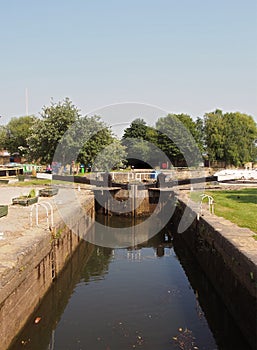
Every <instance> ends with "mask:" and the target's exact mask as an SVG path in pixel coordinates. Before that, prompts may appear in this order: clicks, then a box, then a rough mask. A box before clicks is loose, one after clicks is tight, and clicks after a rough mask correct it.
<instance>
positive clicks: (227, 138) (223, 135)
mask: <svg viewBox="0 0 257 350" xmlns="http://www.w3.org/2000/svg"><path fill="white" fill-rule="evenodd" d="M204 131H205V143H206V150H207V154H208V158H209V159H210V160H211V161H213V160H220V161H224V162H225V164H226V165H234V166H240V165H243V164H244V163H246V162H249V161H251V160H254V158H255V156H256V155H255V153H256V148H255V147H254V141H255V140H256V138H257V127H256V123H255V121H254V120H253V118H252V117H251V116H249V115H247V114H243V113H239V112H233V113H223V112H222V111H221V110H216V111H215V112H211V113H207V114H205V116H204Z"/></svg>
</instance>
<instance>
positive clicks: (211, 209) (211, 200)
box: [200, 194, 214, 215]
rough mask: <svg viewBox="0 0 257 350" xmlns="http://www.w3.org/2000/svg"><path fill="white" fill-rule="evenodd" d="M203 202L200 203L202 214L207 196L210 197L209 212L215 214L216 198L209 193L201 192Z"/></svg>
mask: <svg viewBox="0 0 257 350" xmlns="http://www.w3.org/2000/svg"><path fill="white" fill-rule="evenodd" d="M200 197H201V203H200V214H201V215H202V211H203V200H204V199H205V198H208V209H209V212H210V213H211V214H214V199H213V197H212V196H210V195H208V194H201V196H200Z"/></svg>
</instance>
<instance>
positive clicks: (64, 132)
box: [28, 98, 124, 168]
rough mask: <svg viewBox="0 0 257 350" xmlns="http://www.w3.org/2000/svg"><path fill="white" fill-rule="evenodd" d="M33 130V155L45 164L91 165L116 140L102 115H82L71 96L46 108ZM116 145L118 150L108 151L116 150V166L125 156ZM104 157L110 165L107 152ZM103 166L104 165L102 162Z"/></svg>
mask: <svg viewBox="0 0 257 350" xmlns="http://www.w3.org/2000/svg"><path fill="white" fill-rule="evenodd" d="M32 129H33V133H32V134H31V136H30V137H29V138H28V143H29V148H30V156H31V158H33V159H36V160H40V161H41V162H43V163H51V162H52V161H55V162H61V163H62V164H64V165H65V164H68V163H71V162H72V161H78V162H81V163H83V164H85V165H87V166H88V165H89V164H90V165H92V163H93V162H94V160H95V158H96V157H97V156H98V155H99V153H101V152H103V150H104V149H105V148H106V146H107V145H110V144H112V143H113V142H114V137H113V135H112V131H111V129H110V127H108V126H107V125H106V124H105V123H104V122H103V121H102V120H101V118H100V117H99V116H91V117H88V116H85V117H82V116H81V115H80V113H79V110H78V109H77V107H75V106H74V105H73V104H72V102H71V101H70V100H69V99H68V98H66V99H65V100H64V101H62V102H58V103H52V104H51V106H50V107H44V108H43V111H42V114H41V119H40V120H38V121H37V122H36V123H35V124H34V125H33V128H32ZM115 145H116V146H117V147H116V149H115V150H114V149H113V148H111V149H110V150H109V152H114V151H115V152H114V155H113V160H115V162H114V163H115V164H116V165H117V164H119V163H120V162H121V161H122V160H123V158H124V155H123V151H124V147H122V148H119V146H118V144H115ZM118 150H119V151H118ZM111 157H112V156H111V155H110V154H109V158H111ZM105 158H106V162H107V163H108V164H109V162H108V160H107V154H105ZM101 167H102V168H103V167H104V166H103V162H102V163H101Z"/></svg>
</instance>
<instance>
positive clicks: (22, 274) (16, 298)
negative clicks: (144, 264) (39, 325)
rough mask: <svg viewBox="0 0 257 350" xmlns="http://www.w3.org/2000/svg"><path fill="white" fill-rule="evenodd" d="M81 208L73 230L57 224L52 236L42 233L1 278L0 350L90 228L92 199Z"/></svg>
mask: <svg viewBox="0 0 257 350" xmlns="http://www.w3.org/2000/svg"><path fill="white" fill-rule="evenodd" d="M83 206H84V210H85V212H86V215H84V216H82V215H81V212H72V213H71V214H70V222H72V223H73V224H74V226H73V227H74V228H75V229H76V230H73V229H71V228H70V227H67V226H66V225H65V224H64V223H63V222H62V221H60V222H59V223H57V224H56V225H55V227H54V229H53V231H52V232H49V231H47V232H41V234H39V238H38V240H37V242H34V243H33V245H32V246H30V247H27V248H26V249H25V251H24V254H21V256H20V257H19V259H18V263H17V264H16V265H15V266H12V267H11V268H10V269H8V270H7V271H6V273H5V275H3V276H2V278H1V288H0V339H1V342H0V350H6V349H7V348H8V346H9V345H10V343H11V341H12V339H13V338H14V336H15V335H16V334H17V333H18V332H19V331H20V330H21V329H22V327H23V326H24V325H25V323H26V321H27V320H28V318H29V316H30V315H31V314H32V312H33V311H34V310H35V308H36V307H37V306H38V304H39V303H40V301H41V299H42V298H43V297H44V296H45V294H46V292H47V291H48V290H49V288H50V287H51V286H52V284H53V282H54V280H55V278H57V277H58V274H59V273H60V272H61V271H62V269H63V268H64V266H65V265H66V263H67V261H68V260H69V259H70V258H71V256H72V254H73V253H74V251H75V250H76V248H77V247H78V245H79V244H80V242H81V241H82V239H83V236H84V235H85V234H86V232H87V231H88V230H89V229H90V227H91V226H92V224H93V222H94V199H93V197H92V196H91V198H89V199H88V200H87V201H85V202H84V203H83ZM84 214H85V213H84ZM69 226H70V225H69ZM74 231H76V232H78V233H79V234H76V233H74Z"/></svg>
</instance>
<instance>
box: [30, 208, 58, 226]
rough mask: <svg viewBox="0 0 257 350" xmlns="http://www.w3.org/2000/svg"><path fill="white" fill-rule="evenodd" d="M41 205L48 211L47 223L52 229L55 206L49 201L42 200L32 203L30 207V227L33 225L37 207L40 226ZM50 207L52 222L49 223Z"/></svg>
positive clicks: (37, 223) (37, 219)
mask: <svg viewBox="0 0 257 350" xmlns="http://www.w3.org/2000/svg"><path fill="white" fill-rule="evenodd" d="M39 207H43V208H44V209H45V211H46V225H47V228H48V229H49V230H51V229H52V228H53V226H54V212H53V206H52V204H51V203H49V202H40V203H35V204H33V205H32V207H31V209H30V227H32V226H33V209H34V208H35V215H36V226H39V216H38V213H39V211H38V209H39ZM49 209H50V214H51V217H50V224H49Z"/></svg>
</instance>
